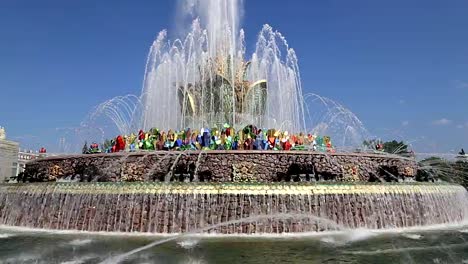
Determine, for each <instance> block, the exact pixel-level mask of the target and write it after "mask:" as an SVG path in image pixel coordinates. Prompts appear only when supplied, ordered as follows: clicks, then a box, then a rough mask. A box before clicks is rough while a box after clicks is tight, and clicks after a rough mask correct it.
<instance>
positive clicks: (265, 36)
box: [141, 0, 305, 132]
mask: <svg viewBox="0 0 468 264" xmlns="http://www.w3.org/2000/svg"><path fill="white" fill-rule="evenodd" d="M205 2H206V3H205ZM214 2H220V4H217V3H214ZM203 4H206V5H207V9H208V10H210V12H214V14H216V12H218V14H217V15H219V17H221V18H223V17H224V18H225V19H224V20H223V19H221V20H220V19H219V18H216V20H215V21H214V19H215V17H216V16H214V15H212V14H211V13H210V14H209V15H204V14H199V18H197V19H195V20H194V21H193V23H192V27H191V30H190V32H189V33H188V34H187V35H186V37H185V38H184V39H176V40H175V41H172V42H171V41H169V40H168V38H167V32H166V31H162V32H160V34H159V36H158V37H157V39H156V40H155V41H154V43H153V45H152V46H151V49H150V52H149V56H148V61H147V65H146V73H145V80H144V87H143V91H142V98H141V102H142V120H141V122H142V123H143V125H142V127H143V128H144V129H150V128H151V127H154V126H157V127H160V128H163V129H169V128H173V127H205V126H211V125H213V124H217V123H229V124H232V125H233V126H234V127H242V126H245V125H246V124H252V123H254V124H258V125H260V126H263V127H278V128H282V129H285V130H289V131H293V132H294V131H300V130H302V131H303V130H304V129H305V124H304V123H305V122H304V106H303V96H302V88H301V82H300V76H299V69H298V64H297V57H296V54H295V52H294V50H292V49H291V48H289V46H288V44H287V42H286V40H285V39H284V37H283V36H282V35H281V34H280V33H278V32H276V31H274V30H273V29H272V27H270V26H269V25H265V26H264V27H263V29H262V30H261V32H260V34H259V36H258V40H257V42H256V45H255V51H254V53H253V54H252V55H251V56H250V57H248V56H246V48H245V42H244V31H243V30H238V29H237V28H238V24H239V23H238V21H237V20H235V18H234V15H235V14H238V13H239V11H238V9H239V8H240V7H239V6H240V5H239V3H238V2H237V1H228V0H224V1H201V3H200V5H203ZM219 5H220V6H219ZM232 9H237V11H235V10H232ZM213 23H215V24H213Z"/></svg>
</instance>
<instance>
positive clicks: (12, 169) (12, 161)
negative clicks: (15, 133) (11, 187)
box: [0, 127, 19, 182]
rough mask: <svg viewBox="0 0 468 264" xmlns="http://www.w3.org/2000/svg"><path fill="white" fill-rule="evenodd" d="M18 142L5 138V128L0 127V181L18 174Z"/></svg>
mask: <svg viewBox="0 0 468 264" xmlns="http://www.w3.org/2000/svg"><path fill="white" fill-rule="evenodd" d="M18 153H19V143H18V142H14V141H10V140H7V139H6V132H5V128H3V127H0V182H7V181H9V180H10V178H15V177H16V176H17V175H18Z"/></svg>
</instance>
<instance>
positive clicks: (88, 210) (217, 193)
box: [0, 182, 468, 234]
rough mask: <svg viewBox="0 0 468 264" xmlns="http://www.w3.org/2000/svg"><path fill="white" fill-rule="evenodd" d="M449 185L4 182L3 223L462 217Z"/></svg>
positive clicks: (327, 226) (239, 227)
mask: <svg viewBox="0 0 468 264" xmlns="http://www.w3.org/2000/svg"><path fill="white" fill-rule="evenodd" d="M466 201H467V192H466V190H465V189H464V188H463V187H461V186H458V185H452V184H445V183H411V184H409V183H405V184H403V183H398V184H369V183H356V184H344V183H340V184H337V183H333V184H311V183H268V184H265V183H256V184H247V183H224V184H222V183H156V182H153V183H149V182H145V183H35V184H31V183H28V184H3V185H0V224H1V225H8V226H20V227H29V228H41V229H56V230H82V231H97V232H98V231H100V232H142V233H191V232H195V233H221V234H263V233H267V234H277V233H298V232H314V231H325V230H340V229H354V228H369V229H386V228H401V227H413V226H425V225H434V224H448V223H457V222H462V221H464V220H465V219H466V217H467V215H468V212H467V211H468V209H467V206H466Z"/></svg>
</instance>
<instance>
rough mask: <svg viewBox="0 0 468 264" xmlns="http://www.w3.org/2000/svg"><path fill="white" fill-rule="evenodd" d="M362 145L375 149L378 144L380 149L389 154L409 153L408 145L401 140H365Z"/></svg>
mask: <svg viewBox="0 0 468 264" xmlns="http://www.w3.org/2000/svg"><path fill="white" fill-rule="evenodd" d="M362 144H363V146H365V147H366V148H368V149H374V150H376V149H377V146H378V145H382V147H383V149H382V151H384V152H386V153H390V154H400V155H407V154H409V151H408V145H407V144H405V143H404V142H403V141H400V142H398V141H396V140H392V141H387V142H382V141H380V140H375V139H372V140H365V141H364V142H363V143H362Z"/></svg>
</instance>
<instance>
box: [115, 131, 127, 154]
mask: <svg viewBox="0 0 468 264" xmlns="http://www.w3.org/2000/svg"><path fill="white" fill-rule="evenodd" d="M123 150H125V141H124V139H123V137H122V136H121V135H119V136H117V139H116V141H115V152H119V151H123Z"/></svg>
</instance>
